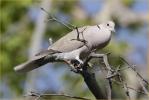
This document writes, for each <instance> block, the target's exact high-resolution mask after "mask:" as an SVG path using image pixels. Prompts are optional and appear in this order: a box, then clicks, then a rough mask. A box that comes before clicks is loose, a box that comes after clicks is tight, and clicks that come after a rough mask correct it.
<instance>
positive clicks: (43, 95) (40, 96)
mask: <svg viewBox="0 0 149 100" xmlns="http://www.w3.org/2000/svg"><path fill="white" fill-rule="evenodd" d="M29 96H33V97H37V98H36V100H39V99H40V98H42V97H43V98H44V97H46V96H63V97H67V98H74V99H82V100H90V99H87V98H83V97H77V96H70V95H66V94H39V93H35V92H31V93H30V94H29Z"/></svg>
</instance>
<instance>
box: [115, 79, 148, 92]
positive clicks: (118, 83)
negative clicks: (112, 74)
mask: <svg viewBox="0 0 149 100" xmlns="http://www.w3.org/2000/svg"><path fill="white" fill-rule="evenodd" d="M112 81H113V82H114V83H116V84H117V85H122V83H121V82H118V81H116V80H115V79H112ZM127 87H128V89H131V90H133V91H136V92H137V93H142V94H146V93H145V92H143V91H138V90H136V89H134V88H132V87H129V86H127Z"/></svg>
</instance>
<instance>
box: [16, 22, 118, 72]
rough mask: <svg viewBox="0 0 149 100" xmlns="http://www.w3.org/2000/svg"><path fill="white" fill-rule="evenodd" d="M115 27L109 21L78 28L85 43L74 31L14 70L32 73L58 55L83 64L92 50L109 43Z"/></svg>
mask: <svg viewBox="0 0 149 100" xmlns="http://www.w3.org/2000/svg"><path fill="white" fill-rule="evenodd" d="M114 27H115V24H114V22H113V21H108V22H106V23H101V24H99V25H94V26H84V27H81V28H78V32H79V33H78V34H79V40H85V41H86V42H85V43H84V42H82V41H79V40H77V39H76V38H77V36H78V35H77V30H76V29H74V30H73V31H71V32H70V33H68V34H66V35H65V36H63V37H62V38H60V39H59V40H58V41H56V42H55V43H54V44H52V45H51V46H49V48H48V49H47V50H45V51H43V52H40V53H39V54H37V56H35V58H33V59H32V60H29V61H27V62H25V63H23V64H21V65H18V66H16V67H15V68H14V70H15V71H17V72H28V71H31V70H33V69H35V68H38V67H40V66H42V65H44V64H47V63H48V62H50V60H49V59H46V58H47V56H49V55H54V54H58V57H60V58H63V59H65V60H77V61H79V62H80V63H83V59H85V57H87V56H88V55H89V54H90V52H91V51H92V50H94V49H101V48H103V47H105V46H106V45H107V44H108V43H109V41H110V39H111V33H112V32H114V31H115V29H114Z"/></svg>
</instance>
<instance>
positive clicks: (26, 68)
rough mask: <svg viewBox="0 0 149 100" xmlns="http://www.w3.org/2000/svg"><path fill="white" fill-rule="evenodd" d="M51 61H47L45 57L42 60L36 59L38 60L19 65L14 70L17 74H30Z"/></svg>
mask: <svg viewBox="0 0 149 100" xmlns="http://www.w3.org/2000/svg"><path fill="white" fill-rule="evenodd" d="M48 62H49V61H48V60H46V59H45V56H44V57H41V58H36V59H33V60H29V61H27V62H25V63H23V64H21V65H18V66H16V67H15V68H14V70H15V71H16V72H29V71H31V70H33V69H36V68H38V67H40V66H42V65H45V64H47V63H48Z"/></svg>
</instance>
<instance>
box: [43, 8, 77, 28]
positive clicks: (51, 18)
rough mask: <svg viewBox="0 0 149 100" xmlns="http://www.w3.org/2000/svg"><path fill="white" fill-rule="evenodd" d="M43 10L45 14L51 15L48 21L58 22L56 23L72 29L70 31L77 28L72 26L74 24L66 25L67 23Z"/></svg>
mask: <svg viewBox="0 0 149 100" xmlns="http://www.w3.org/2000/svg"><path fill="white" fill-rule="evenodd" d="M41 10H42V11H44V12H46V13H47V14H48V15H49V19H48V20H53V21H56V22H58V23H60V24H62V25H64V26H65V27H67V28H68V29H70V30H73V29H75V28H76V26H75V25H72V24H70V23H68V22H67V23H66V22H65V23H64V22H62V21H60V20H58V19H57V18H56V17H55V16H53V15H51V14H50V13H49V12H48V11H46V10H45V9H44V8H41ZM68 25H69V26H68Z"/></svg>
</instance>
